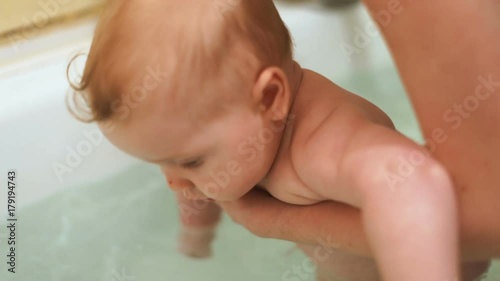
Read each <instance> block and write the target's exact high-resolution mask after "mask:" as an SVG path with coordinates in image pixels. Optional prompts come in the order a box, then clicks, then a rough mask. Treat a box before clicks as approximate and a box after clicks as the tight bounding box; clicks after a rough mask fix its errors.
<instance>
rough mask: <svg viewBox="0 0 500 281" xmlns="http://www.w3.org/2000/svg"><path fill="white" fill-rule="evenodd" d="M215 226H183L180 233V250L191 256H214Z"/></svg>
mask: <svg viewBox="0 0 500 281" xmlns="http://www.w3.org/2000/svg"><path fill="white" fill-rule="evenodd" d="M214 237H215V227H185V226H184V227H183V228H182V230H181V233H180V234H179V240H178V243H179V245H178V250H179V252H180V253H182V254H184V255H186V256H188V257H191V258H199V259H201V258H208V257H210V256H212V241H213V239H214Z"/></svg>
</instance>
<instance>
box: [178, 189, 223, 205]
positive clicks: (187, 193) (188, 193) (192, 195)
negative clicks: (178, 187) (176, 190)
mask: <svg viewBox="0 0 500 281" xmlns="http://www.w3.org/2000/svg"><path fill="white" fill-rule="evenodd" d="M182 194H183V195H184V197H185V198H187V199H189V200H207V201H211V202H213V201H215V200H214V199H212V198H208V197H207V196H205V194H203V193H201V192H200V191H199V190H198V189H196V188H192V189H184V190H183V191H182Z"/></svg>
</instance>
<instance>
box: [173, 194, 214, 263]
mask: <svg viewBox="0 0 500 281" xmlns="http://www.w3.org/2000/svg"><path fill="white" fill-rule="evenodd" d="M177 203H178V207H179V215H180V220H181V231H180V234H179V245H178V250H179V251H180V252H181V253H183V254H185V255H187V256H189V257H194V258H206V257H209V256H210V255H211V254H212V249H211V244H212V240H213V239H214V237H215V227H216V226H217V223H218V222H219V219H220V213H221V210H220V207H219V206H218V205H217V204H215V203H213V202H209V201H200V200H195V201H193V200H188V199H186V198H185V197H184V196H183V195H182V194H178V195H177Z"/></svg>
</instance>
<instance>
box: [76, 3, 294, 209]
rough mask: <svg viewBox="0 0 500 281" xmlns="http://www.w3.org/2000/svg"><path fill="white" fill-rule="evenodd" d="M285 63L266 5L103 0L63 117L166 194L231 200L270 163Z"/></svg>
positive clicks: (282, 36)
mask: <svg viewBox="0 0 500 281" xmlns="http://www.w3.org/2000/svg"><path fill="white" fill-rule="evenodd" d="M295 67H296V65H295V64H294V62H293V59H292V47H291V39H290V35H289V33H288V30H287V28H286V27H285V25H284V23H283V22H282V20H281V18H280V16H279V14H278V12H277V11H276V8H275V6H274V4H273V2H272V1H271V0H184V1H179V0H110V3H109V6H108V7H107V8H106V10H105V11H104V13H103V15H102V18H101V20H100V22H99V24H98V27H97V30H96V34H95V37H94V41H93V43H92V47H91V50H90V53H89V55H88V58H87V62H86V66H85V71H84V74H83V77H82V80H81V83H80V84H79V85H78V86H77V87H76V90H77V91H76V93H75V95H74V96H73V100H74V101H75V104H73V111H74V112H76V113H77V114H78V116H80V117H81V118H82V117H83V116H82V114H81V113H79V111H80V110H81V109H82V108H81V107H80V106H78V105H79V104H81V103H79V102H78V101H79V100H80V101H82V100H83V101H84V104H85V106H88V110H87V113H88V114H89V115H88V116H85V117H83V118H86V117H88V118H86V121H89V122H92V121H96V122H98V124H99V127H100V129H101V130H102V131H103V133H104V134H105V136H106V137H107V138H108V139H109V140H110V141H111V142H112V143H113V144H114V145H116V146H117V147H118V148H120V149H122V150H123V151H125V152H127V153H129V154H131V155H133V156H135V157H138V158H140V159H143V160H145V161H148V162H152V163H156V164H158V165H160V166H161V168H162V171H163V172H164V174H165V175H166V176H167V179H168V180H169V185H170V187H171V188H173V189H174V190H176V191H181V190H182V191H187V194H190V195H191V196H192V197H195V198H205V197H208V198H212V199H216V200H221V201H229V200H235V199H238V198H240V197H241V196H243V195H244V194H245V193H247V192H248V191H249V190H250V189H251V188H253V187H254V186H255V185H256V184H258V183H259V182H260V181H261V180H262V179H263V178H265V176H266V174H267V173H268V172H269V169H270V168H271V166H272V164H273V162H274V159H275V156H276V154H277V152H278V149H279V146H280V141H281V137H282V133H283V130H284V122H285V121H286V119H287V115H288V112H289V109H290V106H291V102H292V100H293V95H294V90H295V89H294V88H295V86H296V85H295V83H296V81H295V80H296V79H295V77H296V73H297V71H296V69H295ZM185 193H186V192H185Z"/></svg>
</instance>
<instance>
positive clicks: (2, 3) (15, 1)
mask: <svg viewBox="0 0 500 281" xmlns="http://www.w3.org/2000/svg"><path fill="white" fill-rule="evenodd" d="M103 2H104V0H0V39H1V38H2V37H6V36H12V35H13V34H15V33H16V32H17V33H19V32H23V31H24V32H28V30H30V29H36V30H38V31H40V30H41V29H44V28H46V27H48V26H52V25H54V24H56V23H58V22H66V21H71V20H72V19H76V18H79V17H81V16H84V15H88V14H90V13H92V12H95V11H97V10H98V7H100V6H102V4H103Z"/></svg>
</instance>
